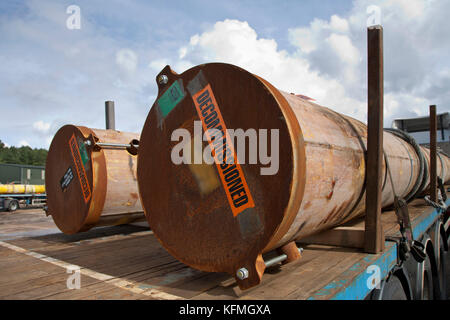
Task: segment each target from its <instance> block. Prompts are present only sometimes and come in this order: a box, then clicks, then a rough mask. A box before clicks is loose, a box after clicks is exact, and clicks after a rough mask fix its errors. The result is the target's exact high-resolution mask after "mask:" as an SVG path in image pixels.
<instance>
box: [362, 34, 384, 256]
mask: <svg viewBox="0 0 450 320" xmlns="http://www.w3.org/2000/svg"><path fill="white" fill-rule="evenodd" d="M367 72H368V105H367V107H368V110H367V165H366V217H365V233H364V247H365V251H366V252H368V253H379V252H381V251H383V250H384V233H383V229H382V224H381V184H382V183H381V180H382V166H381V164H382V161H383V27H382V26H380V25H377V26H372V27H369V28H368V29H367Z"/></svg>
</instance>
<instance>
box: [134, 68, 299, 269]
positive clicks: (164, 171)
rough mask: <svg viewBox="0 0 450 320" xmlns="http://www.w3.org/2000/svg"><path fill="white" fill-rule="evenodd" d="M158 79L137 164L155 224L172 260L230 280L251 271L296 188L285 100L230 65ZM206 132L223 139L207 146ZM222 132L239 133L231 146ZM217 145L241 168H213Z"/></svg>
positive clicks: (210, 141)
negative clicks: (210, 157) (209, 157)
mask: <svg viewBox="0 0 450 320" xmlns="http://www.w3.org/2000/svg"><path fill="white" fill-rule="evenodd" d="M160 74H164V75H166V76H167V77H168V82H167V83H166V84H164V83H158V86H159V95H158V98H157V100H156V102H155V103H154V104H153V106H152V108H151V110H150V112H149V114H148V117H147V119H146V122H145V125H144V128H143V130H142V134H141V137H140V144H139V156H138V168H137V170H138V184H139V192H140V195H141V201H142V205H143V207H144V211H145V213H146V216H147V220H148V222H149V224H150V227H151V229H152V230H153V231H154V234H155V235H156V237H157V238H158V239H159V240H160V242H161V243H162V245H163V246H164V247H165V248H166V249H167V250H168V251H169V252H170V253H171V254H172V255H173V256H175V257H176V258H177V259H179V260H180V261H182V262H183V263H185V264H188V265H190V266H192V267H194V268H197V269H200V270H205V271H215V272H228V273H230V274H233V275H234V274H235V273H236V270H237V269H239V268H247V269H248V270H252V269H254V266H253V268H252V266H251V265H252V264H254V263H255V261H256V259H257V257H258V255H259V254H261V252H262V251H263V250H264V248H265V247H266V246H267V244H268V243H269V241H270V240H271V239H272V237H273V236H274V234H275V233H276V231H277V230H278V228H279V227H280V224H281V222H282V221H283V218H284V216H285V214H286V213H285V212H286V210H287V207H288V205H289V203H290V199H291V193H292V192H293V190H292V189H293V185H296V184H295V183H293V175H294V172H295V166H296V165H297V164H296V163H297V162H298V161H301V159H298V158H299V157H294V151H293V144H292V142H291V134H290V131H289V128H288V124H287V122H288V120H287V119H286V118H285V114H284V113H283V111H282V108H281V106H280V104H282V103H287V102H286V100H285V99H284V98H283V97H282V96H281V94H279V92H278V91H277V92H278V93H275V92H274V90H276V89H274V88H273V87H272V86H270V85H269V84H268V83H266V82H265V81H264V80H262V79H261V78H259V77H257V76H255V75H253V74H251V73H249V72H247V71H245V70H243V69H241V68H238V67H236V66H233V65H229V64H222V63H211V64H205V65H200V66H196V67H194V68H192V69H189V70H187V71H186V72H184V73H182V74H180V75H178V74H176V73H174V72H173V71H172V70H171V69H170V67H169V66H167V67H165V68H164V69H163V70H162V71H161V73H160ZM156 79H159V76H157V78H156ZM157 82H158V81H157ZM202 128H203V129H202ZM205 128H210V129H211V128H213V129H217V130H218V131H219V133H217V131H216V132H215V133H214V132H212V134H211V135H210V136H209V137H208V135H207V134H205V136H206V137H205V139H206V140H203V139H202V134H203V133H204V132H205ZM225 128H227V129H234V130H235V131H234V132H235V136H239V137H240V138H238V139H236V143H235V144H234V147H233V148H230V145H229V144H228V142H227V141H230V140H229V139H224V137H225V135H224V130H223V129H225ZM220 132H222V135H221V134H220ZM216 134H217V135H216ZM241 138H243V140H242V141H245V144H244V145H245V148H244V149H242V148H240V147H239V142H237V141H239V140H240V139H241ZM265 138H266V139H265ZM211 144H212V145H213V146H215V147H216V148H217V149H215V150H216V156H217V157H218V158H220V159H223V157H221V156H222V155H223V154H226V156H225V158H227V157H228V158H230V159H231V158H233V156H232V155H233V150H231V149H234V154H235V155H237V156H238V157H240V158H239V159H241V160H240V165H236V164H226V163H225V164H216V163H211V164H208V163H207V162H206V161H205V158H204V157H202V153H207V152H204V151H205V148H206V147H207V146H209V145H211ZM198 146H200V152H199V151H198V150H199V148H198ZM224 150H226V152H224ZM243 151H245V160H242V159H244V157H243V154H242V153H243ZM267 155H268V156H269V157H271V159H270V160H269V159H268V158H267V157H265V156H267ZM202 159H203V160H202ZM255 159H256V161H254V160H255ZM199 160H200V163H196V161H197V162H198V161H199ZM225 161H226V160H225ZM255 162H256V163H255ZM268 162H270V163H268ZM269 167H271V169H269ZM294 192H295V191H294ZM297 209H298V208H297Z"/></svg>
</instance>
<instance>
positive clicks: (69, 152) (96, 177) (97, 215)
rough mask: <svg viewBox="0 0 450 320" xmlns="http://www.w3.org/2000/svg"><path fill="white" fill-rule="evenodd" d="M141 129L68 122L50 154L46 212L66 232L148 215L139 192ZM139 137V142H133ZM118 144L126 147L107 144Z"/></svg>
mask: <svg viewBox="0 0 450 320" xmlns="http://www.w3.org/2000/svg"><path fill="white" fill-rule="evenodd" d="M137 139H138V135H137V134H135V133H129V132H121V131H115V130H101V129H91V128H87V127H82V126H74V125H65V126H63V127H61V128H60V129H59V130H58V132H57V133H56V134H55V136H54V138H53V141H52V143H51V145H50V149H49V152H48V156H47V162H46V170H45V186H46V190H47V207H48V209H47V213H48V214H50V215H51V216H52V218H53V220H54V222H55V224H56V225H57V226H58V228H59V229H60V230H61V231H62V232H64V233H67V234H73V233H77V232H81V231H87V230H89V229H90V228H92V227H94V226H105V225H118V224H125V223H129V222H133V221H140V220H144V219H145V217H144V214H143V210H142V206H141V203H140V201H139V196H138V188H137V176H136V164H137V159H136V153H137V152H136V150H135V144H136V141H137ZM133 141H134V142H133ZM102 143H103V144H105V145H106V146H109V145H119V146H128V147H127V148H102Z"/></svg>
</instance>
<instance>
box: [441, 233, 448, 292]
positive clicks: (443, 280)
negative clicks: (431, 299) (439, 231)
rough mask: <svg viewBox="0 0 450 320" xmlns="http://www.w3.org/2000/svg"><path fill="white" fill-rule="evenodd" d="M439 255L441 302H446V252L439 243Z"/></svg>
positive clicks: (442, 244)
mask: <svg viewBox="0 0 450 320" xmlns="http://www.w3.org/2000/svg"><path fill="white" fill-rule="evenodd" d="M439 250H440V255H441V259H440V260H441V263H440V265H439V286H440V289H441V299H442V300H447V297H448V295H447V291H448V290H447V286H448V283H447V260H448V258H447V255H448V252H447V251H445V247H444V243H443V242H442V241H441V245H440V248H439Z"/></svg>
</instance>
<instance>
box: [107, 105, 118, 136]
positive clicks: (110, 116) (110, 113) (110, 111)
mask: <svg viewBox="0 0 450 320" xmlns="http://www.w3.org/2000/svg"><path fill="white" fill-rule="evenodd" d="M105 118H106V129H112V130H116V121H115V118H116V117H115V114H114V101H105Z"/></svg>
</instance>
